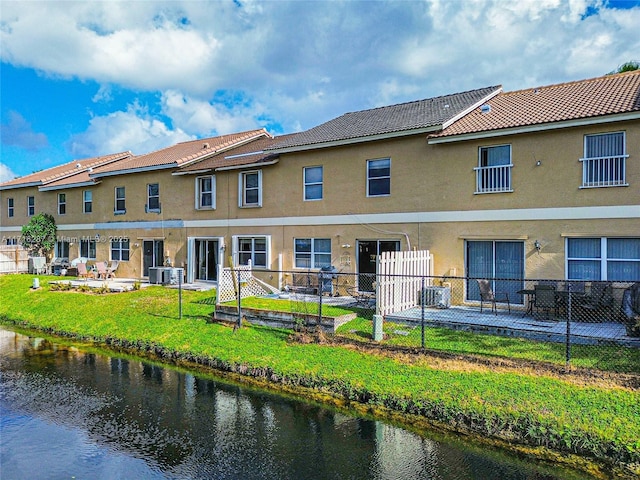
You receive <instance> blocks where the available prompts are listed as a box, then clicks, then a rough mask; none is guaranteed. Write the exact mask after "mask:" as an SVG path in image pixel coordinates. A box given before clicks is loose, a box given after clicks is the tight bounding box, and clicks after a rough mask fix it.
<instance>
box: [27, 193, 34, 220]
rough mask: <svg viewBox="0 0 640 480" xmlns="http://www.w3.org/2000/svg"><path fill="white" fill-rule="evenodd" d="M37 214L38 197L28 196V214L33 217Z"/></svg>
mask: <svg viewBox="0 0 640 480" xmlns="http://www.w3.org/2000/svg"><path fill="white" fill-rule="evenodd" d="M35 214H36V197H33V196H28V197H27V215H28V216H30V217H33V216H34V215H35Z"/></svg>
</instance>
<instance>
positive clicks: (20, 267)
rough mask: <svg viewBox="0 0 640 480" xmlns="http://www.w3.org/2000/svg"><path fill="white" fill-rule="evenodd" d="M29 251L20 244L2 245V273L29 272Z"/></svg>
mask: <svg viewBox="0 0 640 480" xmlns="http://www.w3.org/2000/svg"><path fill="white" fill-rule="evenodd" d="M28 271H29V252H28V251H27V250H25V249H24V248H23V247H22V246H20V245H0V273H27V272H28Z"/></svg>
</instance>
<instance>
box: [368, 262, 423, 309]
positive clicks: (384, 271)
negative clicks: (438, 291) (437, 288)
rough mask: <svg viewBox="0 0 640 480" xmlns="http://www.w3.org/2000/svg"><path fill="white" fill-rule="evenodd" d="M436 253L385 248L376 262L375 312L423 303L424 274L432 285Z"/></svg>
mask: <svg viewBox="0 0 640 480" xmlns="http://www.w3.org/2000/svg"><path fill="white" fill-rule="evenodd" d="M432 276H433V254H431V253H430V252H429V250H417V251H409V252H382V253H381V254H380V255H378V262H377V266H376V279H377V285H376V310H377V311H376V313H377V314H378V315H382V316H384V315H389V314H391V313H395V312H399V311H402V310H406V309H408V308H413V307H415V306H416V305H418V304H419V303H420V295H421V290H422V278H423V277H426V278H425V284H424V285H425V286H430V285H431V277H432Z"/></svg>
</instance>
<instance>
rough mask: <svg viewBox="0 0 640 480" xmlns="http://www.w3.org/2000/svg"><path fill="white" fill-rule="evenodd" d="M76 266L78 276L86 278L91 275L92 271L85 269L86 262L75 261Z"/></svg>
mask: <svg viewBox="0 0 640 480" xmlns="http://www.w3.org/2000/svg"><path fill="white" fill-rule="evenodd" d="M76 268H77V269H78V277H79V278H84V279H85V280H88V279H89V277H93V273H92V272H90V271H89V270H87V264H86V263H76Z"/></svg>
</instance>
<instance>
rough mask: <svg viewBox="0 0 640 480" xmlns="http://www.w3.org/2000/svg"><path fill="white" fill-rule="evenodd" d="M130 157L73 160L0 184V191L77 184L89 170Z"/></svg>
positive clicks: (110, 156) (105, 156)
mask: <svg viewBox="0 0 640 480" xmlns="http://www.w3.org/2000/svg"><path fill="white" fill-rule="evenodd" d="M130 157H131V152H121V153H114V154H110V155H104V156H102V157H93V158H85V159H83V160H74V161H72V162H68V163H65V164H63V165H58V166H57V167H52V168H48V169H46V170H41V171H39V172H34V173H31V174H29V175H25V176H23V177H19V178H14V179H13V180H9V181H8V182H4V183H1V184H0V189H1V190H4V189H9V188H20V187H25V186H38V187H42V186H48V185H50V184H52V183H54V182H55V183H57V184H62V182H67V183H69V184H73V183H77V181H78V178H80V177H82V178H86V179H87V180H88V179H89V177H88V172H89V169H96V168H99V167H101V166H103V165H113V164H117V163H118V162H121V161H125V159H127V158H130Z"/></svg>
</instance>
